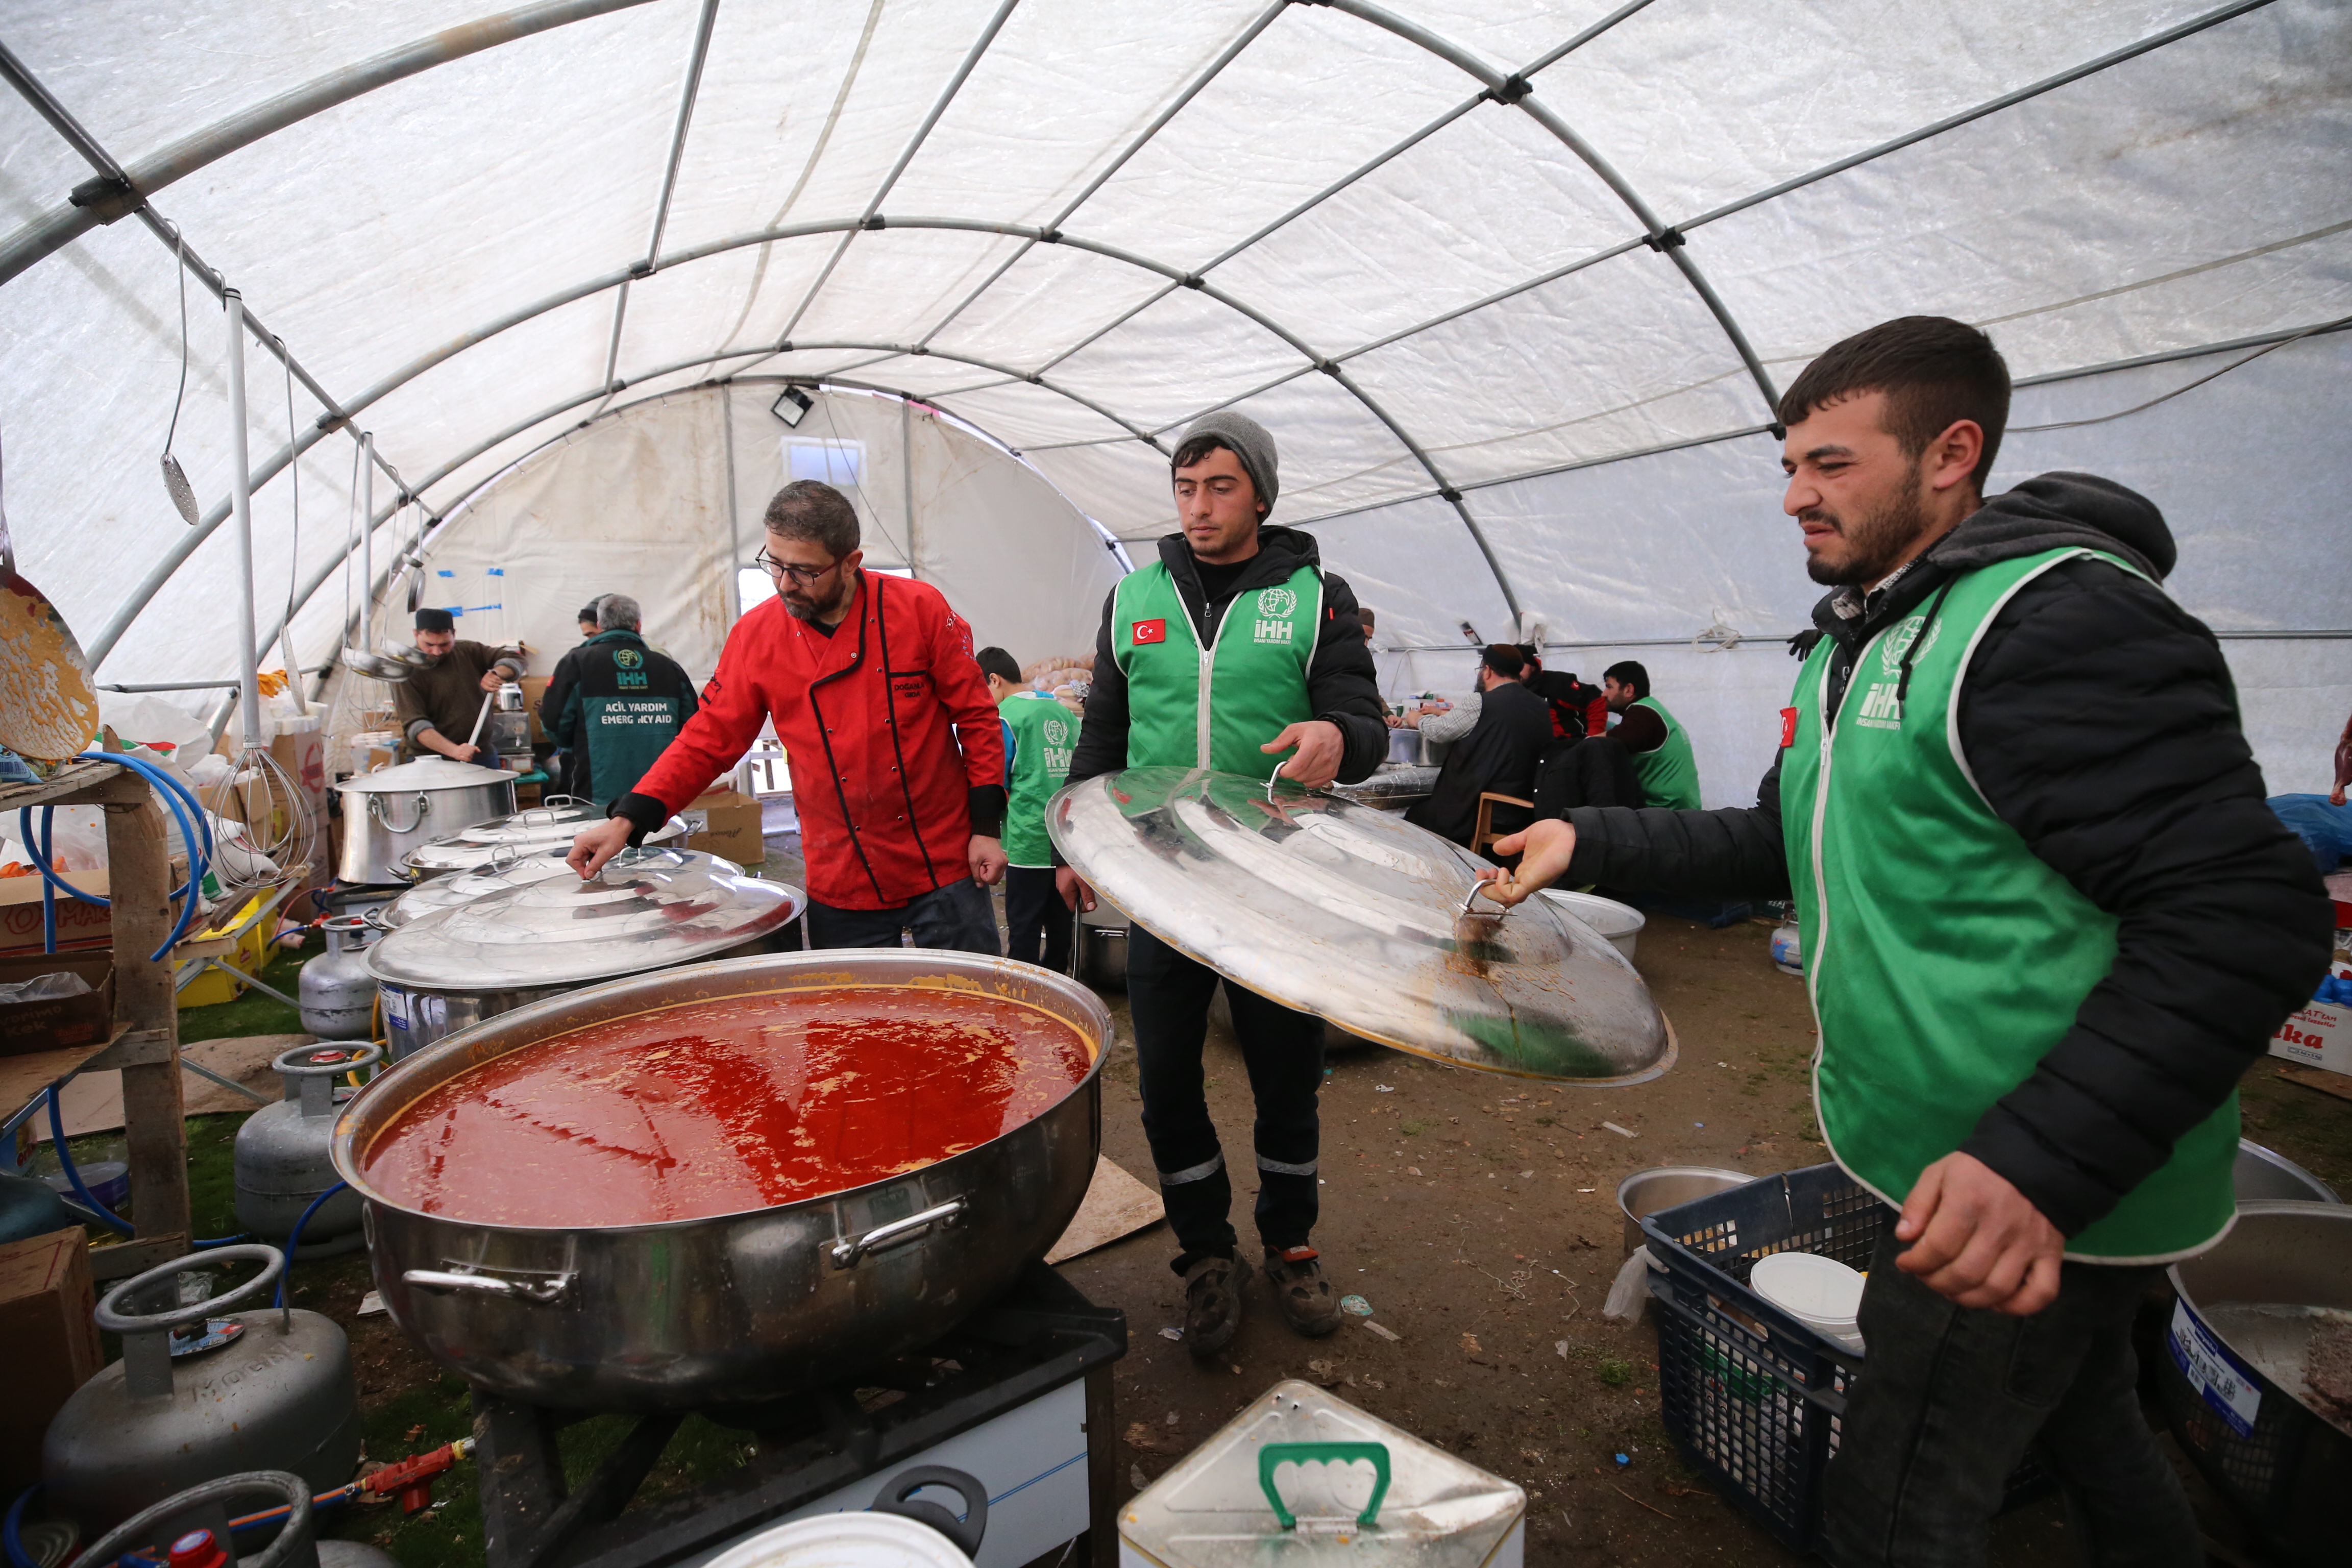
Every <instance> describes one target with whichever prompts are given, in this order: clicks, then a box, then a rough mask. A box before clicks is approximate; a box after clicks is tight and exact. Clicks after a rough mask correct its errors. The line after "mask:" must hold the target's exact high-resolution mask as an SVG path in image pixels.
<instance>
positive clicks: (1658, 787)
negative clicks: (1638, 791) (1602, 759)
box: [1633, 697, 1698, 811]
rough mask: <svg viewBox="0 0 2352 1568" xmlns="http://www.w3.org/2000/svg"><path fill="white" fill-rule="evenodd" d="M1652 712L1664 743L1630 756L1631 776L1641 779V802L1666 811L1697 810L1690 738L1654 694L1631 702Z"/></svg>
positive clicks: (1696, 760)
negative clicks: (1661, 727) (1660, 724)
mask: <svg viewBox="0 0 2352 1568" xmlns="http://www.w3.org/2000/svg"><path fill="white" fill-rule="evenodd" d="M1633 706H1634V707H1636V708H1647V709H1648V710H1650V711H1651V712H1653V713H1655V714H1656V715H1657V716H1658V718H1659V720H1660V721H1661V722H1663V723H1664V725H1665V727H1666V740H1665V743H1664V745H1662V746H1660V747H1659V748H1658V749H1657V750H1655V751H1654V752H1641V753H1639V754H1637V755H1636V756H1635V757H1634V758H1633V776H1634V777H1635V778H1637V779H1639V780H1641V781H1642V804H1643V805H1654V806H1659V807H1663V808H1664V809H1665V810H1668V811H1696V810H1697V809H1698V759H1697V758H1696V757H1694V756H1692V755H1691V743H1690V737H1689V736H1688V735H1686V734H1685V733H1683V727H1682V726H1681V725H1680V724H1677V723H1675V716H1674V715H1673V714H1671V713H1669V712H1667V711H1666V709H1665V705H1664V703H1662V702H1660V701H1659V700H1657V699H1656V698H1654V697H1644V698H1643V699H1641V700H1638V701H1636V702H1635V703H1634V704H1633Z"/></svg>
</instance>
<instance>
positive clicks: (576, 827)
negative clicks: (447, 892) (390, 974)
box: [400, 805, 686, 877]
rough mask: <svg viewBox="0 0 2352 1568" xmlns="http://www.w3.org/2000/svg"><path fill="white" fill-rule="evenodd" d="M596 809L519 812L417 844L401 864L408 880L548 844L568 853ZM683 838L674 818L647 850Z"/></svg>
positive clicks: (651, 837) (599, 817)
mask: <svg viewBox="0 0 2352 1568" xmlns="http://www.w3.org/2000/svg"><path fill="white" fill-rule="evenodd" d="M603 820H604V814H603V813H602V812H599V811H597V810H596V809H595V808H594V807H593V806H589V805H576V806H571V807H564V806H558V807H552V808H551V807H541V808H540V809H538V810H536V811H519V812H516V813H515V814H514V815H513V816H500V817H494V818H492V819H491V820H490V821H488V822H480V823H476V824H475V825H474V826H471V827H468V828H467V829H466V830H465V831H464V832H462V833H453V834H451V835H450V836H449V837H446V838H436V839H435V840H434V841H433V842H432V843H430V844H420V845H418V846H417V847H415V848H414V849H412V850H410V851H409V852H408V853H407V854H405V855H404V856H402V857H401V858H400V864H401V868H403V869H404V871H406V872H407V873H408V874H409V875H410V876H412V877H439V876H442V875H445V874H446V873H448V872H451V871H482V870H488V868H491V867H492V866H495V865H497V864H498V863H499V861H500V860H501V859H504V858H512V857H513V856H515V855H518V854H522V853H527V852H528V851H530V850H532V849H537V848H542V847H546V846H548V845H551V844H561V845H562V846H564V847H566V848H569V847H571V843H572V839H573V838H574V837H576V836H577V835H578V834H579V832H580V830H581V829H582V828H583V827H589V826H593V825H595V824H596V823H599V822H602V821H603ZM684 837H686V818H684V817H682V816H673V817H671V818H670V819H669V820H668V821H667V822H665V823H663V824H662V825H661V826H659V827H657V828H656V829H655V830H654V831H653V832H651V833H648V834H647V835H646V837H645V842H646V843H647V844H675V843H677V842H678V841H679V840H680V839H683V838H684Z"/></svg>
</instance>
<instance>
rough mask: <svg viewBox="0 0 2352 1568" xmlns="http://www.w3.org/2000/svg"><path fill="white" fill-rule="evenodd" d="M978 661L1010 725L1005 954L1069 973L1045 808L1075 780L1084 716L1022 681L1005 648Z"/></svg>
mask: <svg viewBox="0 0 2352 1568" xmlns="http://www.w3.org/2000/svg"><path fill="white" fill-rule="evenodd" d="M972 658H974V659H975V660H976V661H977V662H978V663H979V665H980V672H981V674H982V675H984V676H986V677H987V678H988V694H989V695H990V696H991V697H992V698H994V699H995V700H996V711H997V714H998V716H999V717H1000V718H1002V719H1003V721H1004V942H1005V947H1004V953H1005V956H1006V957H1008V958H1017V959H1019V960H1020V961H1021V962H1022V963H1043V964H1044V965H1045V967H1046V968H1048V969H1050V970H1053V971H1054V972H1055V973H1057V974H1066V973H1069V970H1070V923H1071V922H1070V906H1069V905H1067V904H1066V903H1064V902H1063V901H1062V896H1061V893H1060V891H1059V889H1056V888H1055V885H1054V844H1053V840H1051V839H1049V838H1047V837H1045V803H1046V802H1047V801H1049V800H1051V799H1053V798H1054V792H1055V790H1057V789H1060V788H1061V787H1062V783H1063V781H1064V780H1066V779H1067V778H1068V777H1069V776H1070V758H1071V756H1072V755H1073V754H1075V752H1076V750H1077V744H1078V716H1077V715H1076V714H1075V713H1073V712H1071V711H1070V710H1068V709H1067V708H1066V707H1064V706H1063V705H1062V703H1061V701H1060V700H1058V699H1056V698H1055V697H1053V696H1050V695H1048V694H1047V693H1045V692H1043V691H1039V690H1037V689H1035V688H1034V687H1032V686H1030V685H1029V684H1028V683H1027V682H1026V681H1024V680H1023V679H1021V666H1020V665H1019V664H1018V663H1016V662H1015V661H1014V659H1013V656H1012V655H1011V654H1009V653H1007V652H1005V651H1004V650H1003V648H1001V647H984V648H982V649H981V650H980V651H979V652H978V653H976V654H974V655H973V656H972ZM1041 939H1042V940H1043V942H1044V953H1043V955H1042V957H1041V956H1040V953H1039V951H1038V944H1039V942H1040V940H1041Z"/></svg>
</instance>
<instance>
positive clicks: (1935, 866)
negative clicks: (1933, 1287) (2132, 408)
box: [1780, 550, 2238, 1262]
mask: <svg viewBox="0 0 2352 1568" xmlns="http://www.w3.org/2000/svg"><path fill="white" fill-rule="evenodd" d="M2084 557H2094V558H2095V559H2098V560H2103V561H2109V562H2112V563H2114V564H2116V565H2117V566H2122V567H2124V569H2125V570H2126V571H2131V570H2133V568H2131V567H2130V566H2129V565H2128V564H2127V563H2124V562H2122V561H2117V560H2116V558H2115V557H2113V556H2111V555H2107V554H2105V553H2103V552H2093V551H2087V550H2052V551H2045V552H2042V553H2041V554H2039V555H2031V556H2026V557H2024V558H2022V559H2020V560H2015V561H2005V562H2001V563H1997V564H1995V565H1992V566H1989V567H1986V568H1984V569H1983V570H1981V571H1977V572H1971V573H1969V574H1967V575H1965V576H1963V577H1960V578H1958V579H1957V580H1956V581H1955V582H1954V583H1953V584H1952V585H1951V588H1950V591H1949V592H1948V594H1947V595H1945V597H1944V601H1943V604H1942V605H1941V607H1940V609H1939V610H1937V614H1936V617H1935V624H1934V625H1933V626H1932V627H1929V628H1928V629H1927V632H1926V636H1925V637H1924V639H1921V628H1922V626H1923V625H1924V624H1925V623H1926V621H1927V616H1926V614H1925V611H1924V607H1923V611H1922V613H1921V614H1917V615H1913V616H1908V617H1906V619H1904V620H1902V621H1899V622H1897V623H1895V625H1894V626H1889V627H1887V628H1885V630H1883V631H1881V632H1880V633H1879V634H1878V636H1876V637H1874V638H1872V639H1871V641H1870V642H1869V644H1868V645H1867V646H1866V647H1864V649H1863V650H1862V656H1861V658H1860V659H1859V660H1858V661H1857V662H1856V664H1855V665H1854V669H1853V679H1852V680H1851V681H1850V682H1849V683H1848V685H1847V688H1846V690H1845V693H1844V696H1843V700H1841V702H1840V705H1839V708H1838V711H1837V722H1836V724H1835V725H1834V726H1833V727H1828V726H1825V725H1824V724H1823V722H1822V718H1823V706H1824V704H1825V702H1826V701H1827V699H1828V692H1829V680H1830V668H1831V660H1832V658H1833V657H1834V652H1835V649H1834V647H1833V646H1832V643H1831V642H1830V641H1829V639H1827V638H1824V639H1822V641H1821V642H1820V643H1819V644H1817V645H1816V646H1815V647H1814V648H1813V651H1812V654H1811V657H1810V658H1807V659H1806V661H1805V667H1804V669H1803V671H1802V672H1801V674H1800V675H1799V676H1798V678H1797V689H1796V694H1795V696H1794V698H1793V699H1792V701H1793V703H1794V706H1795V709H1796V723H1795V726H1794V731H1793V738H1792V739H1791V741H1790V744H1789V749H1788V751H1787V752H1786V753H1785V754H1784V755H1783V757H1782V761H1781V770H1780V802H1781V823H1782V832H1783V834H1784V836H1785V839H1786V843H1787V847H1788V855H1789V877H1790V883H1791V884H1792V886H1793V888H1794V890H1795V897H1796V906H1797V913H1798V919H1799V921H1800V922H1801V927H1802V937H1803V942H1804V953H1805V981H1806V984H1807V986H1808V987H1809V988H1810V989H1811V992H1812V999H1813V1012H1814V1016H1816V1017H1817V1018H1818V1019H1819V1020H1820V1024H1821V1048H1820V1052H1819V1054H1818V1055H1817V1056H1816V1058H1814V1065H1813V1093H1814V1099H1815V1100H1816V1101H1817V1102H1818V1104H1819V1105H1820V1108H1821V1117H1822V1134H1823V1136H1825V1137H1826V1138H1827V1139H1828V1140H1829V1144H1830V1152H1831V1153H1832V1155H1833V1156H1834V1157H1835V1158H1836V1160H1837V1162H1838V1163H1839V1164H1841V1165H1843V1166H1844V1167H1845V1169H1846V1170H1847V1171H1849V1172H1851V1173H1853V1175H1854V1176H1855V1177H1856V1178H1858V1179H1859V1180H1861V1181H1862V1182H1863V1183H1864V1184H1866V1185H1868V1186H1869V1187H1870V1188H1871V1189H1872V1190H1873V1191H1874V1192H1875V1193H1876V1194H1878V1195H1879V1196H1880V1197H1882V1198H1885V1199H1886V1200H1887V1201H1888V1202H1890V1203H1895V1204H1900V1203H1901V1202H1902V1201H1903V1199H1904V1198H1905V1197H1906V1195H1907V1194H1909V1193H1910V1191H1911V1188H1912V1185H1913V1184H1914V1183H1916V1181H1917V1180H1918V1178H1919V1173H1921V1172H1922V1171H1924V1170H1926V1169H1927V1166H1929V1165H1930V1164H1932V1163H1935V1162H1936V1161H1937V1160H1939V1159H1941V1158H1943V1157H1944V1156H1945V1155H1946V1154H1948V1153H1950V1152H1953V1151H1954V1150H1956V1149H1958V1147H1959V1146H1960V1144H1961V1143H1962V1142H1965V1141H1966V1140H1967V1139H1968V1137H1969V1133H1970V1132H1972V1131H1974V1130H1975V1127H1976V1124H1977V1121H1978V1120H1979V1118H1980V1117H1981V1116H1982V1115H1983V1114H1984V1113H1985V1111H1986V1110H1989V1109H1990V1107H1991V1106H1992V1105H1993V1103H1994V1102H1995V1101H1997V1100H2000V1098H2001V1097H2002V1096H2003V1095H2005V1094H2007V1093H2008V1092H2009V1091H2010V1090H2011V1089H2014V1088H2016V1087H2017V1086H2018V1085H2019V1084H2021V1083H2022V1082H2024V1081H2025V1079H2027V1078H2028V1077H2029V1076H2031V1075H2032V1072H2033V1070H2034V1068H2035V1067H2036V1066H2037V1065H2038V1064H2039V1063H2040V1061H2041V1059H2042V1057H2043V1056H2044V1055H2046V1054H2047V1053H2048V1052H2049V1050H2050V1049H2051V1047H2053V1046H2055V1045H2056V1044H2057V1043H2058V1041H2059V1039H2060V1038H2061V1037H2063V1035H2064V1034H2065V1033H2066V1031H2067V1029H2068V1028H2069V1027H2070V1026H2072V1025H2073V1023H2074V1015H2075V1012H2076V1010H2077V1009H2078V1008H2080V1007H2081V1005H2082V1003H2083V999H2084V997H2085V996H2086V995H2088V994H2090V991H2091V988H2092V987H2093V986H2095V985H2096V984H2098V983H2099V982H2100V981H2101V980H2103V979H2105V976H2106V974H2107V972H2108V970H2109V969H2110V968H2111V967H2112V966H2113V965H2114V963H2115V957H2116V918H2115V917H2114V916H2112V915H2109V914H2107V913H2105V912H2104V911H2103V910H2100V909H2099V908H2098V907H2097V906H2096V905H2095V904H2094V903H2092V902H2091V900H2088V899H2087V898H2085V897H2084V896H2083V895H2082V894H2081V893H2080V892H2078V891H2076V890H2075V889H2074V886H2073V885H2072V884H2071V883H2069V882H2068V881H2067V880H2066V879H2064V878H2063V877H2062V876H2060V875H2059V874H2058V873H2057V872H2056V871H2054V870H2053V869H2051V868H2050V867H2049V866H2047V865H2046V864H2044V863H2043V862H2042V860H2041V859H2039V858H2036V857H2035V855H2034V854H2033V852H2032V850H2031V849H2030V848H2028V847H2027V846H2026V844H2025V841H2024V840H2023V839H2022V838H2021V837H2019V836H2018V834H2017V832H2016V830H2015V829H2014V828H2011V826H2009V825H2008V824H2006V823H2004V822H2002V821H2001V820H2000V817H1999V816H1996V815H1994V812H1993V810H1992V807H1991V806H1990V805H1989V804H1988V803H1987V802H1986V800H1985V798H1984V796H1983V795H1982V794H1981V793H1980V792H1979V790H1978V788H1977V785H1976V781H1975V779H1974V777H1973V775H1971V774H1970V773H1969V769H1968V765H1967V763H1965V761H1964V760H1963V759H1962V758H1961V756H1960V754H1959V703H1958V696H1959V689H1960V679H1961V676H1962V673H1963V672H1964V671H1965V669H1966V668H1967V666H1968V661H1969V657H1970V655H1972V654H1973V653H1974V652H1975V649H1976V646H1977V640H1978V638H1979V637H1980V636H1981V635H1982V633H1983V630H1984V628H1985V626H1988V625H1989V624H1990V622H1991V620H1992V618H1993V616H1995V615H1996V614H1998V613H1999V611H2000V607H2001V606H2002V605H2005V604H2007V603H2008V602H2009V599H2010V597H2011V595H2014V594H2015V593H2017V591H2018V590H2019V589H2021V588H2022V587H2024V586H2025V584H2028V583H2030V582H2032V580H2033V579H2034V578H2035V577H2037V576H2039V575H2040V574H2042V573H2044V572H2046V571H2048V570H2049V569H2050V568H2052V567H2053V566H2055V565H2057V564H2059V563H2061V562H2064V561H2069V560H2074V559H2078V558H2084ZM1915 640H1917V641H1918V647H1916V649H1914V648H1912V647H1911V645H1912V643H1913V642H1914V641H1915ZM1906 650H1909V651H1910V652H1911V653H1912V662H1911V676H1910V684H1909V688H1908V689H1907V691H1906V692H1904V693H1903V694H1902V695H1901V696H1899V697H1898V695H1897V693H1898V688H1899V687H1900V686H1901V682H1902V673H1901V669H1902V662H1903V656H1904V654H1905V652H1906ZM2237 1144H2238V1100H2237V1096H2236V1095H2234V1094H2232V1095H2231V1097H2230V1099H2229V1100H2228V1102H2227V1103H2225V1104H2224V1105H2222V1107H2221V1109H2220V1110H2216V1111H2215V1112H2214V1113H2213V1114H2212V1115H2211V1116H2210V1117H2208V1118H2207V1119H2206V1120H2205V1121H2202V1122H2200V1123H2199V1124H2198V1125H2197V1126H2196V1127H2195V1128H2193V1129H2191V1130H2190V1131H2189V1133H2188V1134H2187V1136H2185V1137H2183V1138H2182V1139H2181V1140H2180V1142H2179V1143H2178V1144H2177V1145H2175V1146H2174V1149H2173V1152H2172V1157H2171V1159H2170V1160H2168V1162H2166V1163H2165V1164H2164V1165H2163V1166H2161V1167H2160V1168H2158V1170H2157V1171H2156V1172H2155V1173H2153V1174H2152V1175H2150V1176H2148V1177H2147V1179H2146V1180H2145V1181H2143V1182H2141V1183H2140V1184H2139V1185H2138V1186H2137V1187H2135V1188H2133V1189H2132V1191H2131V1192H2129V1193H2128V1194H2126V1195H2125V1197H2124V1200H2123V1202H2122V1203H2121V1204H2119V1205H2116V1209H2115V1210H2114V1212H2112V1213H2110V1214H2109V1215H2107V1216H2106V1217H2105V1219H2102V1220H2099V1221H2097V1222H2096V1223H2095V1224H2093V1225H2092V1226H2089V1227H2088V1228H2087V1229H2085V1230H2084V1231H2083V1232H2082V1233H2081V1234H2080V1235H2078V1236H2074V1237H2070V1238H2068V1241H2067V1255H2068V1256H2069V1257H2073V1258H2104V1259H2107V1260H2110V1261H2116V1262H2123V1261H2127V1260H2155V1259H2160V1258H2172V1257H2177V1256H2179V1255H2182V1254H2185V1253H2189V1252H2191V1251H2194V1250H2195V1249H2196V1248H2198V1247H2200V1245H2202V1244H2205V1243H2208V1242H2210V1241H2211V1240H2212V1239H2213V1238H2214V1237H2217V1236H2219V1235H2220V1234H2221V1231H2222V1229H2223V1228H2224V1227H2225V1226H2228V1225H2229V1223H2230V1220H2231V1216H2232V1215H2234V1214H2235V1212H2236V1200H2235V1197H2234V1195H2233V1194H2232V1192H2231V1174H2230V1173H2231V1163H2232V1161H2233V1160H2234V1159H2235V1157H2236V1153H2237Z"/></svg>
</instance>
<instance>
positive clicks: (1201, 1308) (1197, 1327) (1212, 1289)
mask: <svg viewBox="0 0 2352 1568" xmlns="http://www.w3.org/2000/svg"><path fill="white" fill-rule="evenodd" d="M1247 1279H1249V1270H1248V1269H1246V1268H1243V1267H1242V1266H1241V1265H1240V1264H1238V1263H1236V1262H1234V1260H1233V1259H1232V1258H1202V1259H1201V1260H1200V1261H1199V1262H1198V1263H1195V1264H1194V1265H1192V1268H1187V1269H1186V1270H1184V1343H1185V1345H1186V1346H1187V1347H1188V1348H1190V1349H1191V1351H1192V1359H1193V1360H1195V1361H1212V1360H1214V1359H1215V1357H1216V1354H1217V1352H1219V1351H1222V1350H1223V1349H1224V1348H1225V1347H1226V1346H1227V1345H1229V1344H1231V1343H1233V1342H1234V1335H1235V1334H1236V1333H1239V1332H1240V1331H1241V1326H1242V1286H1243V1284H1244V1281H1246V1280H1247Z"/></svg>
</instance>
